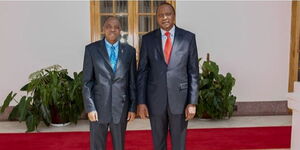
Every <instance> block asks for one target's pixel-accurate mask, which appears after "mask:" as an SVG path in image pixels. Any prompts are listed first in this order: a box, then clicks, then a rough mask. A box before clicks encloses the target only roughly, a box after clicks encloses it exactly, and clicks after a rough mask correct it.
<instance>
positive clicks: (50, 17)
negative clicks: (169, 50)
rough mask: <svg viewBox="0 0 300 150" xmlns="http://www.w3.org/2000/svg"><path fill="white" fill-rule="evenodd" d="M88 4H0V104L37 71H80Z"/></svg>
mask: <svg viewBox="0 0 300 150" xmlns="http://www.w3.org/2000/svg"><path fill="white" fill-rule="evenodd" d="M89 9H90V6H89V2H88V1H85V2H0V20H1V21H0V22H1V23H0V70H1V73H0V105H2V103H3V100H4V98H5V97H6V96H7V94H8V93H9V92H10V91H11V90H13V91H15V92H17V91H19V89H20V88H21V87H22V86H23V85H25V83H27V82H28V79H27V77H28V75H29V74H30V73H32V72H34V71H36V70H38V69H40V68H43V67H46V66H50V65H53V64H60V65H62V66H63V67H65V68H68V69H69V72H70V73H71V74H72V73H73V72H74V71H76V72H78V71H80V70H81V69H82V60H83V53H84V47H85V45H86V44H87V43H88V42H90V18H89V15H90V10H89Z"/></svg>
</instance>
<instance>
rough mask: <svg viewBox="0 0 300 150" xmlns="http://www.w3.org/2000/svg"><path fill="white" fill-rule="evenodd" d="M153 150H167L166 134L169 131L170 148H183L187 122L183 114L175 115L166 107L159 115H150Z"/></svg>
mask: <svg viewBox="0 0 300 150" xmlns="http://www.w3.org/2000/svg"><path fill="white" fill-rule="evenodd" d="M150 124H151V129H152V140H153V144H154V150H167V135H168V131H170V135H171V145H172V150H185V139H186V129H187V125H188V122H187V121H185V115H184V114H179V115H175V114H172V113H171V112H170V110H169V109H166V112H165V113H163V114H161V115H150Z"/></svg>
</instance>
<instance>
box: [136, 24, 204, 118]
mask: <svg viewBox="0 0 300 150" xmlns="http://www.w3.org/2000/svg"><path fill="white" fill-rule="evenodd" d="M198 78H199V66H198V53H197V46H196V40H195V34H193V33H191V32H188V31H185V30H183V29H181V28H178V27H176V28H175V37H174V41H173V46H172V53H171V60H170V63H169V65H167V64H166V62H165V59H164V53H163V48H162V41H161V31H160V29H157V30H154V31H152V32H150V33H148V34H146V35H144V36H143V38H142V46H141V51H140V62H139V68H138V77H137V91H138V92H137V95H138V96H137V98H138V104H146V105H147V106H148V109H149V113H150V115H151V114H154V115H157V114H162V113H164V112H165V108H167V107H166V106H167V104H168V105H169V108H170V111H171V113H172V114H183V113H184V109H185V107H186V105H187V104H197V101H198Z"/></svg>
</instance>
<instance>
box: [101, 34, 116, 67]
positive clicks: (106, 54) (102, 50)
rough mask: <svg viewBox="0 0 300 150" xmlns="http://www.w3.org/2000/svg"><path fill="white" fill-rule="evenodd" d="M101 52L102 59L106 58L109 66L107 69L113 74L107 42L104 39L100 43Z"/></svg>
mask: <svg viewBox="0 0 300 150" xmlns="http://www.w3.org/2000/svg"><path fill="white" fill-rule="evenodd" d="M99 52H100V54H101V55H102V57H103V58H104V61H105V63H106V64H107V65H106V66H107V67H106V68H107V69H108V70H109V71H110V72H111V73H113V70H112V68H111V65H110V61H109V56H108V53H107V49H106V46H105V41H104V39H103V40H102V41H101V42H100V48H99Z"/></svg>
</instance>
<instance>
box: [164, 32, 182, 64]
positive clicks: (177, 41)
mask: <svg viewBox="0 0 300 150" xmlns="http://www.w3.org/2000/svg"><path fill="white" fill-rule="evenodd" d="M182 38H183V36H182V34H181V32H180V29H179V28H178V27H176V26H175V35H174V40H173V44H172V51H171V58H170V63H169V65H168V67H169V68H170V67H172V66H173V65H174V64H176V60H177V59H176V55H175V54H176V52H177V51H179V46H180V43H181V42H182V41H183V40H182Z"/></svg>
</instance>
